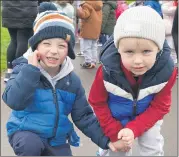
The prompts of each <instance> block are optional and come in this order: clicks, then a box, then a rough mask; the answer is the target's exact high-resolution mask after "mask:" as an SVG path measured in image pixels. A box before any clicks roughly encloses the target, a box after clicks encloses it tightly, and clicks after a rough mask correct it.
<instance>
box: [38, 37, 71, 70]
mask: <svg viewBox="0 0 179 157" xmlns="http://www.w3.org/2000/svg"><path fill="white" fill-rule="evenodd" d="M37 50H38V51H39V53H40V60H41V61H42V63H43V64H44V66H46V68H57V67H59V65H61V64H62V63H63V61H64V59H65V58H66V56H67V54H68V44H67V42H66V41H65V40H63V39H60V38H52V39H45V40H43V41H41V42H40V43H39V44H38V46H37Z"/></svg>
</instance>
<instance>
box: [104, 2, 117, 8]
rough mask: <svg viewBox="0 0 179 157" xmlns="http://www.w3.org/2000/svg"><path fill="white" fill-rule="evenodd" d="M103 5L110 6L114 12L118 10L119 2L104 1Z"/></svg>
mask: <svg viewBox="0 0 179 157" xmlns="http://www.w3.org/2000/svg"><path fill="white" fill-rule="evenodd" d="M103 4H108V5H110V6H111V8H113V9H114V10H115V9H116V8H117V2H116V1H108V0H106V1H104V2H103Z"/></svg>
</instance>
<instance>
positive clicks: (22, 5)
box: [2, 0, 38, 82]
mask: <svg viewBox="0 0 179 157" xmlns="http://www.w3.org/2000/svg"><path fill="white" fill-rule="evenodd" d="M37 6H38V1H37V0H26V1H22V0H16V1H12V0H11V1H8V0H5V1H2V26H3V27H5V28H7V29H8V32H9V35H10V43H9V46H8V48H7V72H6V74H5V78H4V81H5V82H6V81H7V80H8V79H9V78H10V75H11V72H12V68H13V67H12V61H13V60H14V59H16V58H18V57H20V56H22V55H23V54H24V53H25V52H26V50H27V49H28V39H29V38H30V37H31V36H32V35H33V30H32V26H33V22H34V20H35V18H36V15H37Z"/></svg>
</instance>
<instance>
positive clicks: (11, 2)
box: [2, 0, 38, 29]
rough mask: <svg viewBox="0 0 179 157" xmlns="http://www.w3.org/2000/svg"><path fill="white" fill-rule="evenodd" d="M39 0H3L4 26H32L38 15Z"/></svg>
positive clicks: (19, 27) (21, 27) (20, 27)
mask: <svg viewBox="0 0 179 157" xmlns="http://www.w3.org/2000/svg"><path fill="white" fill-rule="evenodd" d="M37 6H38V1H37V0H25V1H22V0H3V1H2V26H3V27H6V28H18V29H23V28H32V27H33V22H34V20H35V18H36V16H37Z"/></svg>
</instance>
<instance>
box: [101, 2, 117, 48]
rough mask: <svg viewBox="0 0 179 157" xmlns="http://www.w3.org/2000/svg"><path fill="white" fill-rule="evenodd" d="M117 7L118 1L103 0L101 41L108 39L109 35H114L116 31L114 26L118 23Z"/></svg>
mask: <svg viewBox="0 0 179 157" xmlns="http://www.w3.org/2000/svg"><path fill="white" fill-rule="evenodd" d="M116 8H117V2H116V1H110V0H103V9H102V12H103V20H102V25H101V43H102V45H104V43H105V42H106V41H107V39H108V38H109V36H111V35H112V33H113V31H114V26H115V24H116V17H115V10H116Z"/></svg>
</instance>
